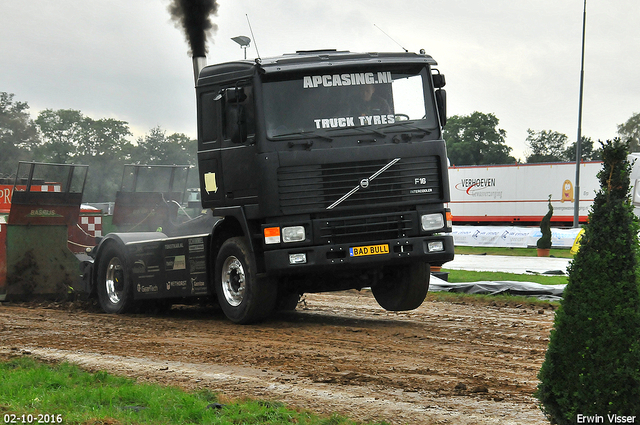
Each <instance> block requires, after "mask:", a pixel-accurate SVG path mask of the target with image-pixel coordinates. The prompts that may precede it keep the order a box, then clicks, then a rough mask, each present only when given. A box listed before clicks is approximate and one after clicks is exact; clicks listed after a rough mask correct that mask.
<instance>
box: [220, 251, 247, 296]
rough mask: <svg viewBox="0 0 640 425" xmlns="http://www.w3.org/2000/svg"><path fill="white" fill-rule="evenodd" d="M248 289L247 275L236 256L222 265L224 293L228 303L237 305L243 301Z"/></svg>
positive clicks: (229, 258)
mask: <svg viewBox="0 0 640 425" xmlns="http://www.w3.org/2000/svg"><path fill="white" fill-rule="evenodd" d="M245 290H246V275H245V272H244V267H242V263H241V262H240V260H238V259H237V258H236V257H234V256H230V257H228V258H227V259H226V260H225V261H224V264H223V265H222V293H223V294H224V298H225V300H226V301H227V303H228V304H229V305H230V306H232V307H237V306H239V305H240V304H241V303H242V300H243V299H244V294H245Z"/></svg>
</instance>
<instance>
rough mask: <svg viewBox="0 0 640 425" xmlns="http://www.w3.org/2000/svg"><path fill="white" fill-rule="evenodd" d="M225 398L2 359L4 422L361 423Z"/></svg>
mask: <svg viewBox="0 0 640 425" xmlns="http://www.w3.org/2000/svg"><path fill="white" fill-rule="evenodd" d="M219 402H220V401H219V398H218V395H217V394H215V393H212V392H210V391H208V390H201V391H198V392H192V393H188V392H185V391H183V390H181V389H179V388H175V387H164V386H160V385H152V384H139V383H137V382H136V381H135V380H132V379H129V378H123V377H118V376H113V375H110V374H108V373H106V372H104V371H99V372H96V373H89V372H86V371H84V370H82V369H80V368H79V367H78V366H75V365H72V364H69V363H62V364H55V365H49V364H44V363H42V362H38V361H36V360H34V359H31V358H29V357H25V356H23V357H18V358H15V359H11V360H9V361H4V362H2V361H0V415H2V416H1V417H2V419H4V422H2V423H7V422H8V421H7V419H11V415H16V416H18V418H19V423H20V420H21V419H22V415H31V418H32V419H33V420H32V421H31V422H32V423H37V422H38V420H39V419H40V420H41V421H44V420H47V421H48V423H64V424H82V425H119V424H293V423H295V424H318V425H343V424H344V425H347V424H355V423H356V422H354V421H351V420H349V419H347V418H344V417H341V416H338V415H333V416H331V417H328V418H322V417H319V416H317V415H314V414H312V413H309V412H305V411H296V410H292V409H288V408H286V407H285V406H284V405H283V404H282V403H278V402H269V401H258V400H249V401H240V402H231V403H227V404H225V405H223V407H221V408H215V407H213V408H208V407H207V406H210V405H213V404H215V403H219ZM6 415H10V416H6ZM38 415H43V416H38ZM44 415H49V416H44ZM24 418H25V420H28V419H29V417H28V416H25V417H24ZM51 418H53V420H51ZM58 420H61V422H59V421H58Z"/></svg>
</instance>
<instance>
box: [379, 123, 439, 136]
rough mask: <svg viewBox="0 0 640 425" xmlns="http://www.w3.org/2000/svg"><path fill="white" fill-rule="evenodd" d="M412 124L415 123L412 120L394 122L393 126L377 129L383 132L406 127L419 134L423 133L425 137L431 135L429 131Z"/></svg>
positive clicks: (388, 125)
mask: <svg viewBox="0 0 640 425" xmlns="http://www.w3.org/2000/svg"><path fill="white" fill-rule="evenodd" d="M414 123H415V121H413V120H410V121H396V122H394V123H393V124H387V125H385V126H382V127H378V128H379V129H380V130H385V129H387V128H392V127H407V128H410V129H412V130H416V131H419V132H421V133H424V135H425V136H426V135H429V134H431V131H430V130H426V129H424V128H420V127H416V126H415V125H412V124H414Z"/></svg>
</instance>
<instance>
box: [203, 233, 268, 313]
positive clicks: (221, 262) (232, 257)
mask: <svg viewBox="0 0 640 425" xmlns="http://www.w3.org/2000/svg"><path fill="white" fill-rule="evenodd" d="M215 276H216V278H215V279H216V280H215V286H216V294H217V296H218V302H219V303H220V307H221V308H222V311H223V312H224V314H225V316H227V318H228V319H229V320H231V321H232V322H234V323H239V324H248V323H253V322H257V321H260V320H263V319H265V318H266V317H268V316H269V315H270V314H271V313H273V310H274V308H275V304H276V295H277V284H276V283H275V282H274V281H273V280H272V279H271V278H268V277H266V276H258V273H257V268H256V263H255V259H254V257H253V255H252V253H251V251H250V250H249V244H248V243H247V240H246V238H244V237H235V238H231V239H227V240H226V241H225V242H224V243H223V244H222V247H221V248H220V251H219V252H218V256H217V258H216V268H215Z"/></svg>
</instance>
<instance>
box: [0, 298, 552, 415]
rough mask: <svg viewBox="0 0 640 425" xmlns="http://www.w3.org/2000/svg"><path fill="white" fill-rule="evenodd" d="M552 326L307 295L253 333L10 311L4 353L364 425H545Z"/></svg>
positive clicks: (159, 319) (208, 320)
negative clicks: (543, 372) (544, 367)
mask: <svg viewBox="0 0 640 425" xmlns="http://www.w3.org/2000/svg"><path fill="white" fill-rule="evenodd" d="M494 304H495V303H494ZM552 322H553V309H545V308H540V307H535V308H531V307H527V306H508V305H478V304H462V303H460V304H456V303H450V302H442V301H435V300H434V299H433V298H431V297H428V298H427V301H425V303H424V304H423V305H422V306H421V307H420V308H419V309H417V310H414V311H411V312H403V313H391V312H387V311H384V310H382V309H381V308H380V307H378V305H377V303H376V302H375V300H374V299H373V297H372V296H371V294H370V293H369V292H366V291H362V292H356V291H348V292H340V293H333V294H313V295H306V296H305V299H304V303H303V304H300V305H299V306H298V310H297V311H295V312H291V313H286V314H285V313H281V314H279V315H277V316H276V317H274V318H273V319H272V320H270V321H268V322H266V323H262V324H259V325H252V326H237V325H233V324H231V323H230V322H228V321H227V320H225V318H224V317H223V315H222V314H221V313H220V312H219V311H217V310H215V309H212V308H203V307H183V306H174V307H173V309H171V310H170V311H168V312H166V313H163V314H161V315H150V314H130V315H121V316H116V315H107V314H103V313H100V312H97V311H95V310H91V309H89V310H87V308H86V306H74V305H63V306H61V305H59V304H56V305H51V306H46V305H28V304H5V305H2V306H1V307H0V353H5V354H13V355H33V356H37V357H40V358H43V359H49V360H56V361H59V360H67V361H72V362H76V363H79V364H81V365H83V366H84V367H86V368H88V369H90V370H98V369H101V370H108V371H110V372H113V373H118V374H123V375H128V376H132V377H136V378H138V379H140V380H144V381H154V382H160V383H163V384H171V385H177V386H181V387H183V388H186V389H195V388H209V389H211V390H212V391H217V392H222V393H224V397H227V398H229V399H235V398H243V397H251V398H259V399H269V400H279V401H282V402H285V403H287V404H289V405H290V406H292V407H297V408H301V409H308V410H312V411H314V412H317V413H320V414H326V415H330V414H331V413H334V412H336V413H339V414H343V415H348V416H350V417H351V418H353V419H357V420H362V421H378V420H386V421H388V422H390V423H393V424H547V423H548V422H547V421H546V420H545V418H544V416H543V415H542V413H541V412H540V410H539V408H538V404H537V401H536V399H535V398H533V392H534V391H535V387H536V385H537V379H536V375H537V372H538V370H539V368H540V365H541V364H542V361H543V359H544V353H545V350H546V346H547V343H548V335H549V331H550V329H551V326H552ZM26 353H28V354H26Z"/></svg>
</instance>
